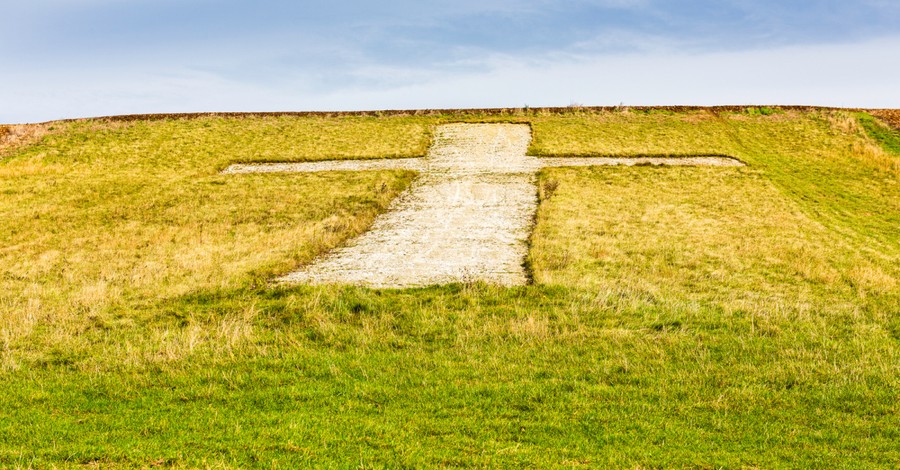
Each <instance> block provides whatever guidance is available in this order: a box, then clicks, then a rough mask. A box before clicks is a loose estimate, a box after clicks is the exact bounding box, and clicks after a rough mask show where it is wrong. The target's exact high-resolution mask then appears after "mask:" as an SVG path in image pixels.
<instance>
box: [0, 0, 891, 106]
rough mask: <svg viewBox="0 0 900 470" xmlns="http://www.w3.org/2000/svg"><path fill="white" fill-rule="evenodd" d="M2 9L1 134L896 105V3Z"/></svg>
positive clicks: (34, 4)
mask: <svg viewBox="0 0 900 470" xmlns="http://www.w3.org/2000/svg"><path fill="white" fill-rule="evenodd" d="M7 3H8V4H7V5H4V6H3V8H2V9H3V15H2V18H0V22H2V25H3V27H2V28H0V46H2V47H0V122H7V123H10V122H35V121H44V120H50V119H58V118H67V117H84V116H98V115H108V114H130V113H149V112H192V111H292V110H295V111H300V110H354V109H396V108H457V107H513V106H524V105H529V106H566V105H569V104H573V103H578V104H584V105H615V104H622V103H624V104H627V105H649V104H696V105H714V104H748V103H754V104H813V105H830V106H862V107H900V1H898V0H856V1H852V0H844V1H838V0H806V1H793V0H782V1H770V0H758V1H744V0H718V1H709V0H686V1H663V0H569V1H566V0H558V1H547V0H521V1H513V0H496V1H492V0H482V1H475V0H455V1H444V2H436V1H422V0H419V1H412V0H399V1H391V2H374V1H357V0H352V1H340V0H331V1H326V0H310V1H274V0H270V1H265V0H260V1H256V2H249V1H235V0H30V1H28V2H25V1H15V0H8V2H7Z"/></svg>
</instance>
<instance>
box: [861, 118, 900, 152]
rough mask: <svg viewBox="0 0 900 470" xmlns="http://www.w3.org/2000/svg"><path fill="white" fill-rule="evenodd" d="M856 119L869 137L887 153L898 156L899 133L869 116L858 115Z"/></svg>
mask: <svg viewBox="0 0 900 470" xmlns="http://www.w3.org/2000/svg"><path fill="white" fill-rule="evenodd" d="M857 118H858V119H859V123H860V124H862V126H863V129H865V130H866V133H867V134H868V135H869V137H871V138H872V139H873V140H875V141H876V142H878V143H879V144H880V145H881V146H882V147H884V149H885V150H887V151H888V152H891V153H893V154H895V155H900V131H898V130H896V129H892V128H891V127H889V126H886V125H884V124H882V123H881V122H880V121H878V119H877V118H875V117H874V116H872V115H871V114H867V113H859V114H857Z"/></svg>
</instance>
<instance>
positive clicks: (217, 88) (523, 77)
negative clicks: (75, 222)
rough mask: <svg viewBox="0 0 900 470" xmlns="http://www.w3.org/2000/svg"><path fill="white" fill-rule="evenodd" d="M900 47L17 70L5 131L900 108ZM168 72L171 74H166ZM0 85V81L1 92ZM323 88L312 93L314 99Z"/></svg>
mask: <svg viewBox="0 0 900 470" xmlns="http://www.w3.org/2000/svg"><path fill="white" fill-rule="evenodd" d="M897 50H900V37H893V38H885V39H880V40H872V41H866V42H859V43H854V44H842V45H818V46H792V47H783V48H778V49H770V50H755V51H743V52H718V53H690V52H682V53H679V52H672V51H668V52H651V53H631V54H613V55H610V54H597V55H586V54H579V55H574V54H566V55H557V54H550V53H548V54H546V55H544V56H540V57H516V56H509V55H487V56H483V57H481V58H472V60H471V63H470V64H467V65H468V66H469V68H466V69H463V70H455V69H454V68H453V67H452V66H451V67H448V68H447V69H445V70H442V69H420V68H415V67H386V66H378V65H376V66H371V67H360V68H358V69H354V70H353V71H351V72H350V74H351V75H353V74H355V75H354V77H355V79H356V80H355V81H351V82H350V84H343V85H336V86H334V87H331V88H328V89H323V88H321V85H320V84H319V85H317V84H315V83H312V82H314V81H318V80H321V77H312V78H311V76H309V75H307V74H304V73H303V71H302V70H296V71H293V72H292V73H291V74H289V75H286V76H285V77H283V78H282V79H281V80H279V81H277V82H274V83H272V84H268V85H260V84H258V83H256V82H254V81H251V80H247V81H241V80H235V79H229V78H226V77H223V76H222V75H219V74H216V73H210V72H198V71H195V70H167V71H166V72H164V73H163V72H152V73H147V72H146V71H143V70H139V69H133V70H111V69H107V70H94V71H91V72H90V73H88V72H85V71H82V72H80V73H74V74H71V75H69V76H67V77H66V80H65V85H64V86H61V85H60V81H59V80H58V78H57V77H50V76H46V75H44V76H42V75H40V74H30V73H29V72H28V71H17V72H13V73H11V74H7V75H6V76H5V78H4V79H6V78H9V79H10V80H11V81H12V82H14V83H17V84H18V86H17V87H12V86H0V122H26V121H31V122H33V121H43V120H50V119H58V118H65V117H82V116H99V115H109V114H129V113H148V112H195V111H281V110H298V111H299V110H358V109H397V108H465V107H516V106H524V105H530V106H565V105H567V104H570V103H572V102H577V103H581V104H584V105H615V104H619V103H624V104H627V105H665V104H692V105H717V104H809V105H824V106H844V107H900V94H898V93H897V83H900V62H898V61H891V60H886V59H887V58H889V57H893V56H894V55H895V54H896V51H897ZM163 70H165V69H163ZM0 84H2V83H0ZM312 90H317V91H312Z"/></svg>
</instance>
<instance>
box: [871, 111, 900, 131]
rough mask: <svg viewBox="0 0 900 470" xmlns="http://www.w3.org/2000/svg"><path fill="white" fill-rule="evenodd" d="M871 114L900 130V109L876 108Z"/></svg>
mask: <svg viewBox="0 0 900 470" xmlns="http://www.w3.org/2000/svg"><path fill="white" fill-rule="evenodd" d="M869 114H871V115H872V116H875V117H877V118H879V119H881V120H882V121H884V122H886V123H888V125H890V126H891V127H893V128H894V129H897V130H900V109H876V110H873V111H869Z"/></svg>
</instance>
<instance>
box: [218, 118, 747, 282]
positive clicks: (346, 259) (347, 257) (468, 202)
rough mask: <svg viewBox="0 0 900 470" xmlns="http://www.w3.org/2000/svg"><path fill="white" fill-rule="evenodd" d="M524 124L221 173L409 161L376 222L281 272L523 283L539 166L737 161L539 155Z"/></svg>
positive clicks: (443, 129)
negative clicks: (395, 150)
mask: <svg viewBox="0 0 900 470" xmlns="http://www.w3.org/2000/svg"><path fill="white" fill-rule="evenodd" d="M530 141H531V129H530V127H529V126H527V125H521V124H448V125H443V126H439V127H438V128H437V129H436V132H435V141H434V144H433V145H432V147H431V149H430V150H429V152H428V155H427V156H426V157H424V158H401V159H383V160H339V161H323V162H308V163H269V164H236V165H231V166H230V167H228V168H227V169H225V170H224V173H232V174H234V173H267V172H317V171H340V170H384V169H410V170H416V171H418V172H419V173H420V174H419V177H418V178H416V179H415V180H414V181H413V183H412V184H411V185H410V187H409V188H408V189H407V190H406V191H404V192H403V193H402V194H401V195H400V196H398V197H397V199H395V200H394V201H393V202H392V203H391V206H390V207H389V208H388V210H387V212H385V213H384V214H382V215H380V216H379V217H378V218H376V220H375V222H374V224H373V226H372V228H371V229H370V230H369V231H367V232H366V233H364V234H362V235H360V236H359V237H357V238H356V239H355V240H352V241H351V242H350V243H349V244H348V245H347V246H345V247H342V248H338V249H336V250H333V251H332V252H331V253H328V254H327V255H325V256H324V257H322V258H320V259H318V260H316V261H315V262H313V263H312V264H310V265H308V266H305V267H303V268H302V269H300V270H299V271H296V272H294V273H291V274H289V275H287V276H285V277H283V278H281V279H279V281H283V282H296V283H307V284H333V283H335V284H358V285H364V286H369V287H388V288H397V287H415V286H424V285H432V284H447V283H453V282H471V281H485V282H488V283H493V284H501V285H522V284H525V283H527V281H528V278H527V275H526V272H525V267H524V263H525V257H526V255H527V253H528V238H529V235H530V232H531V229H532V224H533V220H534V214H535V212H536V210H537V205H538V200H537V190H536V186H535V185H536V181H537V172H538V170H540V169H541V168H544V167H561V166H593V165H639V164H649V165H669V166H742V165H743V163H741V162H739V161H738V160H735V159H732V158H728V157H716V156H701V157H674V158H664V157H638V158H610V157H598V158H537V157H530V156H527V155H526V151H527V149H528V145H529V143H530Z"/></svg>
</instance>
